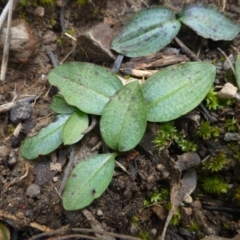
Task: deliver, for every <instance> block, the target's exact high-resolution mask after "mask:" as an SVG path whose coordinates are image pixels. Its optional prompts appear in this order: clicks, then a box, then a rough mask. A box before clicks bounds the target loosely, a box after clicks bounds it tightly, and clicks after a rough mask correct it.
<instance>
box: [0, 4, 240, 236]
mask: <svg viewBox="0 0 240 240" xmlns="http://www.w3.org/2000/svg"><path fill="white" fill-rule="evenodd" d="M33 2H34V1H33ZM59 2H60V1H59ZM100 2H101V3H98V2H97V1H89V2H88V3H87V4H86V5H84V6H81V5H79V4H78V3H77V2H76V1H70V2H69V3H68V4H67V5H66V8H65V15H64V16H65V28H66V30H67V32H68V33H70V34H71V35H72V36H74V37H76V38H78V37H79V36H80V35H81V33H83V32H85V31H88V29H90V28H91V27H92V26H94V25H95V24H98V23H99V22H104V23H107V24H109V26H110V28H111V29H112V30H111V31H112V33H111V34H113V35H114V34H116V32H117V31H118V30H119V29H120V27H121V26H122V25H123V24H124V23H125V22H126V21H127V20H128V19H129V17H131V16H132V14H133V13H135V12H136V11H138V10H140V9H142V8H145V7H146V4H150V3H149V2H148V1H137V0H131V1H130V0H126V1H112V0H106V1H100ZM189 2H190V1H188V3H187V4H189ZM202 3H207V4H214V5H216V6H217V7H218V8H219V9H222V8H223V7H224V5H223V4H224V1H223V2H220V1H215V2H214V1H202ZM59 4H60V3H59ZM161 4H165V5H167V6H170V7H172V8H173V9H175V10H176V11H179V10H180V9H181V8H182V5H183V4H182V1H176V0H175V1H174V0H173V1H166V2H161V1H152V3H151V5H161ZM235 4H236V5H235ZM37 5H39V6H43V7H44V10H45V14H44V16H43V17H40V16H38V15H36V13H34V11H35V9H36V8H37ZM3 6H4V1H1V7H3ZM239 9H240V4H238V5H237V3H235V2H234V1H228V2H227V3H226V6H225V9H224V13H226V14H227V15H228V16H230V17H231V18H232V19H235V20H236V21H239V20H240V18H239ZM60 12H61V6H55V5H54V6H53V5H44V4H41V1H38V2H37V4H36V5H35V4H33V3H32V4H31V3H29V4H27V5H26V6H23V5H22V4H18V5H17V6H16V10H15V12H14V18H15V19H19V18H23V19H25V20H26V21H27V22H28V23H29V25H30V28H31V30H32V31H33V33H34V36H35V37H36V39H37V45H36V52H35V53H34V56H33V57H31V58H30V59H29V61H27V62H26V63H21V62H16V61H15V58H14V57H11V55H10V62H9V66H8V72H7V77H6V81H5V82H4V83H1V86H0V94H1V95H0V103H1V104H5V103H8V102H11V101H12V100H13V99H15V98H16V99H21V98H24V97H27V96H30V95H31V96H32V95H35V96H37V99H36V101H34V102H31V110H32V111H31V116H30V117H29V118H28V119H26V120H22V121H21V123H22V128H21V131H20V132H19V133H16V132H15V129H16V127H17V126H19V122H13V121H11V119H10V116H11V114H13V113H10V112H9V111H7V112H4V113H1V115H0V136H1V137H0V149H1V158H0V220H1V222H2V223H4V225H5V226H7V228H8V229H9V230H10V233H11V239H30V238H31V237H32V239H34V238H33V237H34V236H37V234H40V233H42V232H48V231H53V230H57V229H60V230H59V231H58V232H56V234H53V236H52V237H51V236H43V237H42V238H41V237H38V238H37V239H61V238H57V236H58V235H61V236H65V237H66V238H65V239H71V238H70V236H69V235H70V234H74V233H75V234H76V233H81V234H85V235H87V236H92V237H94V236H95V237H96V239H100V236H99V235H94V233H83V232H82V230H81V229H80V228H88V229H94V228H97V227H101V229H102V230H104V231H106V232H114V233H119V234H125V235H128V236H129V238H128V239H130V236H133V237H138V238H139V239H157V238H158V236H159V235H160V234H161V231H162V229H163V226H164V223H165V219H166V217H167V213H168V210H167V204H166V201H167V202H169V201H170V200H169V199H170V197H169V196H167V198H166V199H165V200H164V201H162V202H161V201H158V199H156V200H154V199H153V196H154V194H156V193H159V192H161V190H162V189H170V187H171V184H172V181H171V179H172V178H173V177H172V176H171V173H174V172H172V171H173V170H171V169H169V168H168V167H167V166H168V163H167V162H169V161H170V160H169V159H173V160H174V161H176V160H177V159H178V157H179V156H180V155H181V154H183V152H182V150H181V149H180V148H179V147H178V146H177V144H176V143H174V142H172V143H169V145H168V146H167V149H168V151H167V152H165V151H163V152H164V154H163V153H159V149H156V148H154V145H153V143H152V140H153V139H154V138H155V137H156V133H157V131H158V130H159V125H158V124H149V126H148V128H149V129H148V131H147V133H146V135H145V137H144V139H143V141H142V142H141V143H140V144H139V146H137V147H136V149H134V150H132V151H130V152H127V153H124V154H122V155H121V156H119V157H118V159H117V160H118V162H120V163H121V164H122V165H123V166H124V167H125V168H126V169H127V171H128V172H129V174H128V173H126V172H124V171H123V170H122V169H121V168H119V167H118V166H116V168H115V173H114V177H113V180H112V182H111V184H110V186H109V188H108V189H107V190H106V192H105V193H104V194H103V195H102V196H101V197H100V198H98V199H96V200H95V201H94V202H93V203H92V204H91V205H90V206H89V207H87V208H86V209H85V210H83V211H82V210H78V211H65V210H64V209H63V207H62V203H61V198H60V196H59V193H58V189H59V188H60V186H61V181H62V179H63V176H64V170H65V168H66V165H67V162H68V160H69V155H70V148H69V147H60V148H59V149H58V150H57V151H56V152H55V153H53V154H51V155H48V156H43V157H39V158H38V159H37V160H35V161H25V160H24V159H23V158H22V157H21V155H20V146H21V143H22V141H23V140H24V139H25V138H26V136H27V135H28V136H30V135H33V134H36V133H37V132H38V131H39V129H41V128H42V127H43V126H46V125H47V124H48V123H49V122H51V121H52V120H53V119H54V113H53V112H52V111H51V110H50V108H49V105H50V103H51V100H52V97H53V95H54V94H56V89H54V88H52V87H51V86H50V85H49V83H48V82H47V75H48V73H49V72H50V71H51V69H52V68H53V66H52V64H51V61H50V59H49V56H48V54H47V52H46V49H45V46H46V45H48V46H50V48H51V49H52V51H53V53H54V55H55V56H56V58H57V60H58V61H59V62H62V61H64V62H66V61H89V62H93V63H98V64H101V65H104V66H106V67H109V68H111V67H112V65H113V61H114V60H113V59H112V61H110V60H109V59H108V60H106V61H105V59H102V60H101V59H100V60H99V59H98V61H96V62H95V61H94V59H95V58H91V57H89V56H88V55H86V54H83V52H81V49H80V48H79V45H80V46H81V43H80V42H77V43H76V42H75V41H73V40H72V39H71V38H69V37H67V36H65V35H63V33H62V29H61V23H60ZM100 37H101V36H100ZM178 37H179V38H180V39H181V40H182V41H183V42H184V43H185V44H186V45H188V47H190V48H191V50H192V51H193V52H195V53H199V57H200V58H201V59H202V60H206V61H213V62H214V63H215V64H216V65H217V66H218V75H217V80H218V82H216V85H217V86H222V85H223V84H224V82H225V81H226V79H227V80H229V81H231V82H233V83H234V84H235V80H234V76H233V73H232V71H231V70H225V69H224V68H223V67H222V65H223V64H222V63H223V61H224V60H223V55H222V54H221V52H219V51H218V50H217V48H221V49H222V50H223V51H224V52H225V53H226V55H227V56H229V55H230V54H233V55H234V56H236V54H237V50H238V51H239V47H238V46H239V38H236V39H235V40H234V41H232V42H227V43H226V42H212V41H210V40H209V41H207V40H204V39H202V38H200V37H198V36H196V34H194V33H193V32H192V31H191V30H189V29H186V28H184V29H182V30H181V32H180V33H179V35H178ZM171 47H174V48H179V46H178V45H177V44H176V43H175V42H173V43H172V44H171ZM180 53H181V54H184V53H183V52H181V50H180ZM187 57H189V56H187ZM110 59H111V58H110ZM128 61H129V59H126V60H125V63H126V62H128ZM204 103H205V102H204ZM28 107H29V106H28ZM21 113H22V112H21ZM211 114H212V117H213V118H214V120H215V121H214V124H213V125H214V126H217V127H219V129H220V135H219V136H218V137H212V138H209V139H203V138H201V137H200V136H198V135H197V130H198V128H199V126H197V125H196V122H197V121H195V120H193V118H192V117H191V116H198V117H199V120H198V121H203V120H205V119H207V117H206V115H205V113H204V112H203V111H202V109H201V108H197V109H195V110H194V111H192V112H191V113H190V114H187V115H186V116H183V117H181V118H180V119H178V120H176V121H175V125H176V127H177V129H178V130H179V131H181V132H182V134H184V135H185V136H186V138H187V139H189V140H191V141H193V142H194V143H196V144H197V151H196V152H197V153H198V154H199V156H200V158H201V160H206V158H207V157H208V156H216V155H218V154H219V153H223V152H224V154H225V155H226V159H227V164H225V166H224V168H223V170H222V171H220V172H219V173H218V174H217V175H218V177H219V178H221V179H222V180H224V181H225V182H226V183H227V184H228V192H227V193H225V194H210V193H207V192H206V191H204V190H203V188H202V183H203V179H204V177H208V176H212V173H211V172H208V171H205V170H204V169H203V168H202V164H200V166H199V167H198V168H197V174H198V186H197V188H196V190H195V191H194V192H193V194H192V199H193V200H192V201H189V202H187V201H185V202H183V203H181V206H180V208H179V210H180V212H181V219H180V221H179V223H178V224H177V225H176V226H173V225H170V226H169V227H168V231H167V235H166V239H189V240H190V239H202V238H204V237H205V236H206V235H214V236H221V237H226V238H232V237H234V236H235V235H237V234H238V233H239V232H238V231H239V229H240V221H239V216H240V208H239V204H240V203H239V202H240V188H239V181H240V178H239V167H240V163H239V156H240V155H239V151H240V149H239V146H238V142H237V141H231V142H227V141H225V140H224V136H225V134H226V133H227V132H228V129H226V128H224V124H225V122H226V119H231V118H233V117H234V118H235V119H236V120H237V122H239V119H240V114H239V103H238V102H234V103H233V104H232V105H230V106H226V107H224V108H221V109H219V110H216V111H211ZM235 132H239V129H236V130H235ZM99 142H101V136H100V134H99V130H98V127H96V128H95V129H94V131H92V132H90V133H88V134H86V135H85V137H84V138H83V139H82V140H81V141H80V142H79V143H78V144H77V145H76V153H75V160H74V161H75V165H76V164H77V162H79V161H80V160H82V159H85V158H86V157H88V156H91V155H94V154H97V153H102V152H105V150H104V148H103V147H99V148H95V147H96V146H98V144H99ZM93 149H94V150H93ZM56 162H57V163H60V165H61V168H60V169H57V171H53V170H51V169H50V163H52V164H54V163H56ZM162 166H164V167H165V168H164V169H163V168H162ZM29 186H31V188H29ZM192 223H196V224H197V227H196V228H194V227H193V224H192ZM191 226H192V227H191ZM63 227H65V228H63ZM74 228H75V230H74ZM76 228H77V229H76ZM0 230H1V229H0ZM87 236H86V237H83V236H82V237H80V236H78V237H76V238H75V239H87ZM108 237H109V236H108ZM0 239H1V238H0ZM62 239H63V238H62ZM73 239H74V238H73ZM102 239H108V238H107V233H105V235H103V237H102ZM115 239H127V237H125V238H124V237H120V236H119V237H115ZM216 239H218V238H216Z"/></svg>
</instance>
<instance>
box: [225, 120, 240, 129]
mask: <svg viewBox="0 0 240 240" xmlns="http://www.w3.org/2000/svg"><path fill="white" fill-rule="evenodd" d="M223 127H224V128H225V129H226V130H227V131H229V132H235V131H237V130H238V121H237V119H236V118H231V119H227V120H226V121H225V123H224V126H223Z"/></svg>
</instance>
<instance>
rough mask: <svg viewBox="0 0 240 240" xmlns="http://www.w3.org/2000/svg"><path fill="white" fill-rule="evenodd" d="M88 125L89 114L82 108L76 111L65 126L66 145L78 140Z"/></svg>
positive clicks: (64, 139) (63, 137)
mask: <svg viewBox="0 0 240 240" xmlns="http://www.w3.org/2000/svg"><path fill="white" fill-rule="evenodd" d="M87 127H88V115H87V114H86V113H84V112H81V111H80V110H77V111H76V112H74V113H73V114H72V115H71V116H70V117H69V119H68V120H67V121H66V123H65V124H64V126H63V132H62V141H63V143H64V144H65V145H70V144H74V143H76V142H78V141H79V140H80V139H82V138H83V136H84V135H83V134H82V133H83V132H84V131H85V130H86V129H87Z"/></svg>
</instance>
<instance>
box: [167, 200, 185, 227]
mask: <svg viewBox="0 0 240 240" xmlns="http://www.w3.org/2000/svg"><path fill="white" fill-rule="evenodd" d="M166 208H167V209H168V210H169V211H170V210H171V208H172V205H171V203H168V204H167V205H166ZM181 217H182V215H181V212H180V209H179V208H177V210H176V211H175V213H174V215H173V217H172V219H171V221H170V224H171V225H172V226H177V225H178V224H179V222H180V219H181Z"/></svg>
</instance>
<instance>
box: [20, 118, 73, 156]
mask: <svg viewBox="0 0 240 240" xmlns="http://www.w3.org/2000/svg"><path fill="white" fill-rule="evenodd" d="M68 118H69V115H59V116H57V120H56V121H55V122H53V123H50V124H49V125H47V126H46V127H44V128H42V129H41V130H40V132H39V133H38V135H36V136H33V137H28V138H26V139H25V140H24V142H23V144H22V147H21V154H22V156H23V157H24V158H26V159H28V160H32V159H35V158H37V157H38V156H39V155H46V154H49V153H50V152H52V151H54V150H55V149H56V148H58V147H59V146H60V145H61V143H62V129H63V125H64V123H65V122H66V121H67V119H68Z"/></svg>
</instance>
